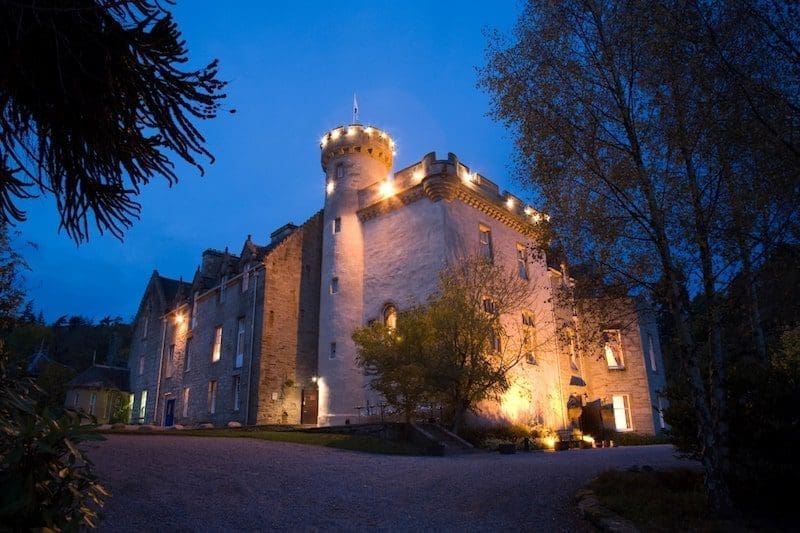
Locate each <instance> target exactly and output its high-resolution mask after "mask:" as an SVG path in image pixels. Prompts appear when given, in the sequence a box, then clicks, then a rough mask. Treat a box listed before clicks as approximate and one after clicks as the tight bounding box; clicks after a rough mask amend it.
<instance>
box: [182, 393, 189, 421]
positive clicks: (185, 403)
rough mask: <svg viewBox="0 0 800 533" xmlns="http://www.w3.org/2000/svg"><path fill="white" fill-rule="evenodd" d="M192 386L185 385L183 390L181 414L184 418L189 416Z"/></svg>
mask: <svg viewBox="0 0 800 533" xmlns="http://www.w3.org/2000/svg"><path fill="white" fill-rule="evenodd" d="M190 389H191V388H190V387H183V389H182V390H181V416H182V417H183V418H188V417H189V391H190Z"/></svg>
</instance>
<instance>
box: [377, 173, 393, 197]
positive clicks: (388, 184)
mask: <svg viewBox="0 0 800 533" xmlns="http://www.w3.org/2000/svg"><path fill="white" fill-rule="evenodd" d="M380 192H381V195H382V196H383V197H384V198H387V197H389V196H391V195H393V194H394V183H392V178H391V177H389V178H387V179H386V181H384V182H383V183H381V188H380Z"/></svg>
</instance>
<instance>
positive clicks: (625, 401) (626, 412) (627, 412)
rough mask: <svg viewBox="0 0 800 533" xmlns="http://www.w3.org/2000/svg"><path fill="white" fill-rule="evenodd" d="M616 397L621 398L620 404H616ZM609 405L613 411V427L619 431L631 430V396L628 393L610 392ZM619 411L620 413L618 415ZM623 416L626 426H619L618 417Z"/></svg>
mask: <svg viewBox="0 0 800 533" xmlns="http://www.w3.org/2000/svg"><path fill="white" fill-rule="evenodd" d="M617 398H620V399H621V405H618V404H617ZM611 407H612V409H613V411H614V429H615V430H616V431H619V432H630V431H633V416H632V411H631V396H630V394H624V393H620V394H612V395H611ZM620 413H622V414H621V415H620ZM622 417H624V421H625V425H626V427H624V428H620V427H619V425H620V424H619V422H620V419H621V418H622Z"/></svg>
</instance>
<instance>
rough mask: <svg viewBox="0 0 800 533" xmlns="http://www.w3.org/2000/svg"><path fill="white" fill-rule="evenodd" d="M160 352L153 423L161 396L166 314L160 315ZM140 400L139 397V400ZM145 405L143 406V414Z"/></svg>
mask: <svg viewBox="0 0 800 533" xmlns="http://www.w3.org/2000/svg"><path fill="white" fill-rule="evenodd" d="M161 324H162V326H161V350H160V351H161V353H160V354H159V356H158V377H157V378H156V406H155V409H154V410H153V423H155V422H156V418H157V417H158V400H159V399H160V398H161V369H162V368H163V367H164V342H165V341H166V340H167V315H162V317H161ZM139 401H141V399H140V400H139ZM146 409H147V407H146V406H145V415H146V414H147V411H146ZM146 418H147V417H146V416H145V419H146Z"/></svg>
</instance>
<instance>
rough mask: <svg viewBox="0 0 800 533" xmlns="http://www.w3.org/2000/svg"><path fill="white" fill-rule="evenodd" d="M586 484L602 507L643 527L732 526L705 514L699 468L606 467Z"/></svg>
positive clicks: (700, 528)
mask: <svg viewBox="0 0 800 533" xmlns="http://www.w3.org/2000/svg"><path fill="white" fill-rule="evenodd" d="M589 488H590V489H591V490H593V491H594V493H595V494H596V495H597V498H598V499H599V500H600V503H601V504H602V505H603V506H604V507H606V508H608V509H610V510H612V511H614V512H615V513H617V514H618V515H620V516H622V517H624V518H627V519H628V520H630V521H631V522H633V523H634V524H636V526H637V527H639V528H640V529H641V530H643V531H654V532H667V531H670V532H672V531H728V530H730V527H731V526H732V524H730V523H727V522H722V521H715V520H711V519H709V518H708V514H709V511H708V505H707V503H706V497H705V492H704V489H703V474H702V472H700V471H698V470H691V469H688V468H678V469H674V470H666V471H637V472H631V471H609V472H603V473H602V474H600V475H599V476H598V477H597V479H595V480H594V481H592V482H591V483H590V484H589ZM739 530H741V529H739Z"/></svg>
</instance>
